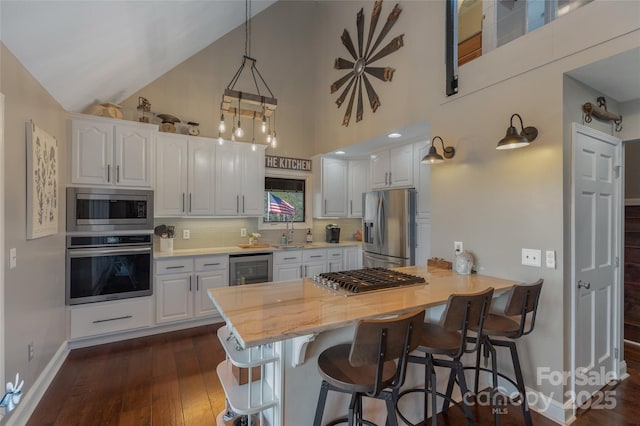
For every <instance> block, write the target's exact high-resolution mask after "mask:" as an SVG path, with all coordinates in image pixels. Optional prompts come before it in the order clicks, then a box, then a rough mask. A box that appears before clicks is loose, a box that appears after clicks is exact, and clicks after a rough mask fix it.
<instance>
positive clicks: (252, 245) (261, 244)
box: [238, 243, 271, 248]
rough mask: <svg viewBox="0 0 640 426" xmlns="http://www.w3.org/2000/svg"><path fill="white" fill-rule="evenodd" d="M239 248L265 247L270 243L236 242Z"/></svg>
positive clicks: (269, 245)
mask: <svg viewBox="0 0 640 426" xmlns="http://www.w3.org/2000/svg"><path fill="white" fill-rule="evenodd" d="M238 247H240V248H267V247H271V244H267V243H257V244H238Z"/></svg>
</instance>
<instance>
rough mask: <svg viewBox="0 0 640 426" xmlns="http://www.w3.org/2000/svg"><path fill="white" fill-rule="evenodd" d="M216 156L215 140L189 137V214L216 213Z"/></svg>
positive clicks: (205, 214)
mask: <svg viewBox="0 0 640 426" xmlns="http://www.w3.org/2000/svg"><path fill="white" fill-rule="evenodd" d="M215 157H216V146H215V143H214V141H213V140H210V139H209V140H207V139H204V140H201V139H189V167H188V170H189V173H188V174H189V178H188V179H187V181H188V182H189V184H188V185H187V187H188V188H189V192H188V194H187V200H186V205H187V214H189V215H192V216H212V215H213V214H214V199H215V193H214V192H215V191H214V189H215V185H214V182H215V179H216V171H215Z"/></svg>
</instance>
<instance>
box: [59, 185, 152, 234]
mask: <svg viewBox="0 0 640 426" xmlns="http://www.w3.org/2000/svg"><path fill="white" fill-rule="evenodd" d="M146 230H153V191H148V190H139V189H115V188H78V187H68V188H67V232H100V231H146Z"/></svg>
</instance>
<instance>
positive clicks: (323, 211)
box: [312, 156, 348, 217]
mask: <svg viewBox="0 0 640 426" xmlns="http://www.w3.org/2000/svg"><path fill="white" fill-rule="evenodd" d="M312 169H313V187H314V188H313V216H314V217H347V213H348V212H347V170H348V162H347V161H346V160H340V159H336V158H327V157H322V156H317V157H314V158H313V166H312Z"/></svg>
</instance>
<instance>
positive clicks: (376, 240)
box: [375, 195, 382, 246]
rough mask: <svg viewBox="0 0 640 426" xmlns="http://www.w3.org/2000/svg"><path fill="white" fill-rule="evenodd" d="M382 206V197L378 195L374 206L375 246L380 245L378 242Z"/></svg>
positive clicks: (380, 242)
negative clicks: (376, 203)
mask: <svg viewBox="0 0 640 426" xmlns="http://www.w3.org/2000/svg"><path fill="white" fill-rule="evenodd" d="M381 206H382V197H381V196H380V195H378V205H377V206H376V207H377V208H376V229H375V244H376V245H377V246H381V245H382V241H380V238H381V235H380V208H381Z"/></svg>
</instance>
